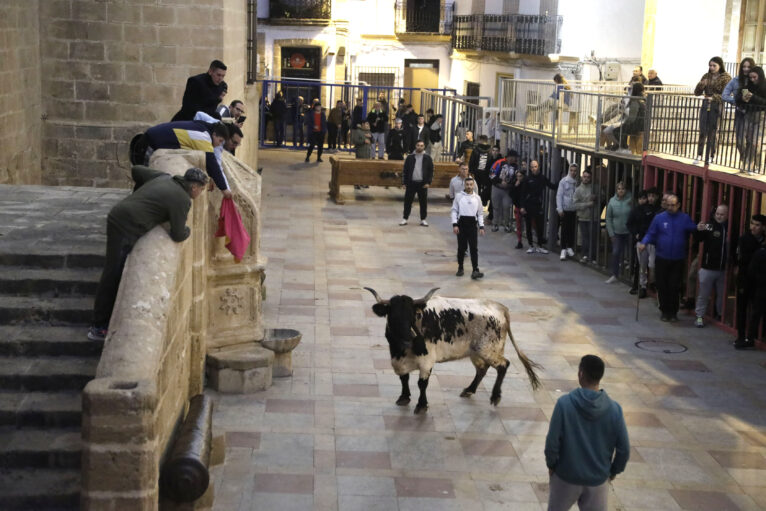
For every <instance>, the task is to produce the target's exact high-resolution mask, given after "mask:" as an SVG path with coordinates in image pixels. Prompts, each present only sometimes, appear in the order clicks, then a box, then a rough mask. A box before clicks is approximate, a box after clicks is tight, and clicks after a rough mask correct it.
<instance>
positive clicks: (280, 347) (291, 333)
mask: <svg viewBox="0 0 766 511" xmlns="http://www.w3.org/2000/svg"><path fill="white" fill-rule="evenodd" d="M301 337H302V334H301V333H300V332H299V331H298V330H293V329H292V328H270V329H268V330H266V336H265V338H264V339H263V341H261V344H262V345H263V347H264V348H266V349H269V350H271V351H273V352H274V353H287V352H289V351H292V350H294V349H295V347H296V346H298V343H300V342H301Z"/></svg>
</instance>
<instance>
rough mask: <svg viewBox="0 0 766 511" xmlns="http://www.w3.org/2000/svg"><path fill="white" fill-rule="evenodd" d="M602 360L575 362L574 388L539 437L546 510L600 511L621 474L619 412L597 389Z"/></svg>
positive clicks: (624, 451) (625, 448) (624, 441)
mask: <svg viewBox="0 0 766 511" xmlns="http://www.w3.org/2000/svg"><path fill="white" fill-rule="evenodd" d="M603 376H604V361H603V360H601V358H599V357H597V356H596V355H585V356H584V357H582V359H580V366H579V367H578V369H577V379H578V381H579V383H580V388H579V389H576V390H573V391H572V392H570V393H569V394H567V395H565V396H562V397H560V398H559V400H558V401H556V406H555V407H554V408H553V416H551V423H550V426H548V435H547V436H546V437H545V464H546V465H547V466H548V473H549V474H550V495H549V497H548V511H567V510H568V509H569V508H571V507H572V506H573V505H574V504H575V502H577V504H578V506H579V508H580V510H581V511H586V510H587V511H606V509H607V500H608V494H609V488H608V485H609V481H612V480H613V479H614V478H615V477H617V475H618V474H620V473H621V472H622V471H623V470H625V466H626V465H627V464H628V458H629V457H630V442H629V441H628V429H627V428H626V427H625V418H624V417H623V415H622V408H621V407H620V405H619V403H617V401H614V400H612V399H610V398H609V396H608V395H607V393H606V391H604V390H603V389H601V388H599V385H600V382H601V378H602V377H603Z"/></svg>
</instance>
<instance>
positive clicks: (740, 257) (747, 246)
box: [737, 232, 761, 289]
mask: <svg viewBox="0 0 766 511" xmlns="http://www.w3.org/2000/svg"><path fill="white" fill-rule="evenodd" d="M760 246H761V241H760V240H759V239H758V238H756V237H755V236H753V235H752V234H751V233H749V232H746V233H745V234H743V235H742V236H740V237H739V241H738V242H737V268H738V271H737V287H738V288H740V289H744V288H746V287H749V286H748V278H747V269H748V267H749V266H750V261H751V260H752V259H753V254H755V252H756V250H758V249H759V248H760Z"/></svg>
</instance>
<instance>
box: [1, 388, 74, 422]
mask: <svg viewBox="0 0 766 511" xmlns="http://www.w3.org/2000/svg"><path fill="white" fill-rule="evenodd" d="M81 424H82V394H81V393H80V392H23V393H22V392H5V391H4V392H0V427H3V426H15V427H16V428H79V427H80V425H81Z"/></svg>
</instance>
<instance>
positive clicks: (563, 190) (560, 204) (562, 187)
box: [556, 174, 577, 213]
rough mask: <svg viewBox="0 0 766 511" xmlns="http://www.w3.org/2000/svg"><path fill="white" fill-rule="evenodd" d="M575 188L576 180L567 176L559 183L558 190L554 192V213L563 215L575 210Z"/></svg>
mask: <svg viewBox="0 0 766 511" xmlns="http://www.w3.org/2000/svg"><path fill="white" fill-rule="evenodd" d="M575 188H577V180H576V179H574V178H572V177H569V174H567V175H566V176H565V177H564V178H563V179H562V180H561V181H559V188H558V190H557V191H556V211H558V212H559V213H563V212H564V211H575V210H576V209H577V207H576V206H575V202H574V193H575Z"/></svg>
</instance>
